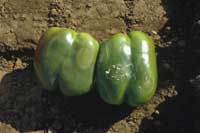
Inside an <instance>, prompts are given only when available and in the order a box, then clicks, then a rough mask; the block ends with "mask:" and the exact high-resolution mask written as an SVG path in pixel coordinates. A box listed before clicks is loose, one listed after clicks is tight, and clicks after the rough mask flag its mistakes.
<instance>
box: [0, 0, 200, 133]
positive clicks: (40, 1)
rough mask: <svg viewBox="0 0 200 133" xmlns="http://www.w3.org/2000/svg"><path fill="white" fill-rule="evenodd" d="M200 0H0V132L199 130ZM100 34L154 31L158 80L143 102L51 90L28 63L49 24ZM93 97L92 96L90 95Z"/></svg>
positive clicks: (155, 132) (177, 132)
mask: <svg viewBox="0 0 200 133" xmlns="http://www.w3.org/2000/svg"><path fill="white" fill-rule="evenodd" d="M199 3H200V2H198V1H197V0H196V1H195V0H191V1H190V2H188V1H186V0H185V1H184V0H182V1H180V0H179V1H178V0H173V1H167V0H0V133H19V132H20V133H21V132H27V133H104V132H107V133H138V132H140V133H169V132H170V133H199V132H200V128H199V127H200V126H199V125H200V117H199V115H198V114H199V110H198V109H197V107H198V105H200V102H198V101H199V100H200V85H199V83H200V76H198V73H199V72H200V71H199V69H198V66H199V63H198V61H197V60H198V57H199V55H200V54H199V53H200V52H199V50H198V49H199V46H198V42H199V35H200V32H199V30H200V22H199V18H200V14H199V13H198V12H200V6H199ZM53 26H57V27H68V28H72V29H74V30H76V31H84V32H88V33H90V34H91V35H93V36H94V37H95V38H97V39H98V40H99V41H103V39H106V38H107V37H109V36H111V35H113V34H115V33H118V32H123V33H127V32H129V31H131V30H141V31H144V32H146V33H147V34H149V35H150V36H152V37H153V39H154V41H155V45H156V51H157V60H158V71H159V82H158V88H157V91H156V94H155V96H154V97H153V98H152V100H151V101H150V102H149V103H147V104H146V105H143V106H139V107H137V108H130V107H128V106H127V105H121V106H111V105H107V104H105V103H104V102H102V101H101V100H100V98H99V96H98V95H96V93H95V87H94V92H92V93H89V94H87V95H85V96H81V97H76V98H67V97H64V96H63V95H62V94H60V92H53V93H51V92H48V91H46V90H44V89H43V88H42V86H41V85H40V84H39V83H38V81H37V78H36V76H35V74H34V69H33V64H32V63H33V58H34V51H35V48H36V47H37V44H38V40H39V38H40V36H41V35H42V33H43V32H45V31H46V30H47V29H48V28H49V27H53ZM91 99H93V100H91Z"/></svg>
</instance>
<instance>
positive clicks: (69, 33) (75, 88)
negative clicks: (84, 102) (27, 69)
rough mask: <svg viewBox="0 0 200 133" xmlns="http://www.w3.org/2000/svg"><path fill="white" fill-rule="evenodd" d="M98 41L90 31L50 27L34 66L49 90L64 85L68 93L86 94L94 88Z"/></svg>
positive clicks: (42, 41)
mask: <svg viewBox="0 0 200 133" xmlns="http://www.w3.org/2000/svg"><path fill="white" fill-rule="evenodd" d="M98 50H99V44H98V42H97V41H96V40H95V39H94V38H93V37H92V36H91V35H89V34H87V33H83V32H82V33H76V32H75V31H73V30H71V29H66V28H50V29H49V30H48V31H47V32H46V33H45V34H44V35H43V36H42V38H41V39H40V42H39V46H38V47H37V49H36V52H35V60H34V68H35V71H36V75H37V76H38V78H39V80H40V81H41V83H42V85H43V86H44V87H45V88H46V89H48V90H54V89H56V88H60V89H61V91H62V93H63V94H64V95H66V96H77V95H82V94H85V93H87V92H89V90H90V89H91V85H92V84H93V74H94V67H95V63H96V58H97V54H98Z"/></svg>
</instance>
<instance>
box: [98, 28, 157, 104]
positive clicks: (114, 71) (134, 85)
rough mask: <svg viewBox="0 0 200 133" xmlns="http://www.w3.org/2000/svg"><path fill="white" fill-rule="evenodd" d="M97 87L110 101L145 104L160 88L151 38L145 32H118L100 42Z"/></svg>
mask: <svg viewBox="0 0 200 133" xmlns="http://www.w3.org/2000/svg"><path fill="white" fill-rule="evenodd" d="M96 78H97V90H98V92H99V94H100V96H101V98H102V99H103V100H104V101H105V102H107V103H110V104H121V103H122V102H126V103H127V104H129V105H130V106H137V105H140V104H144V103H146V102H147V101H149V100H150V99H151V97H152V96H153V95H154V93H155V90H156V87H157V66H156V55H155V48H154V43H153V41H152V39H151V38H150V37H149V36H148V35H146V34H145V33H143V32H140V31H133V32H130V33H129V34H128V36H127V35H125V34H121V33H119V34H116V35H114V36H112V37H111V38H109V39H108V40H106V41H104V42H103V43H102V45H101V49H100V54H99V59H98V62H97V75H96Z"/></svg>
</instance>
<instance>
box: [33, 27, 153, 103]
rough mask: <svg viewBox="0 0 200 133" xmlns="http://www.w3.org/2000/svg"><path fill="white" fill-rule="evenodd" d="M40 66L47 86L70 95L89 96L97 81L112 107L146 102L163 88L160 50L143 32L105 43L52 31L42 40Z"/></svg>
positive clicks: (61, 30) (40, 75)
mask: <svg viewBox="0 0 200 133" xmlns="http://www.w3.org/2000/svg"><path fill="white" fill-rule="evenodd" d="M34 68H35V71H36V75H37V76H38V78H39V80H40V81H41V83H42V85H43V86H44V88H46V89H48V90H55V89H56V88H60V90H61V91H62V93H63V94H64V95H66V96H79V95H83V94H85V93H88V92H89V91H90V90H91V89H92V87H91V86H92V85H93V84H94V81H95V86H96V87H95V88H96V89H97V92H98V93H99V95H100V97H101V98H102V99H103V100H104V101H105V102H107V103H109V104H117V105H119V104H122V103H123V102H126V103H127V104H128V105H130V106H138V105H141V104H144V103H146V102H148V101H149V100H150V99H151V97H152V96H153V95H154V93H155V90H156V87H157V66H156V55H155V46H154V43H153V41H152V39H151V38H150V37H149V36H148V35H146V34H145V33H143V32H140V31H132V32H130V33H129V34H128V35H126V34H122V33H118V34H116V35H114V36H112V37H110V38H108V39H107V40H105V41H103V42H102V43H101V45H99V43H98V41H97V40H95V39H94V38H93V37H92V36H91V35H89V34H88V33H84V32H81V33H77V32H75V31H74V30H71V29H66V28H50V29H49V30H48V31H47V32H46V33H45V34H44V35H43V36H42V37H41V39H40V42H39V45H38V47H37V49H36V52H35V59H34Z"/></svg>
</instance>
